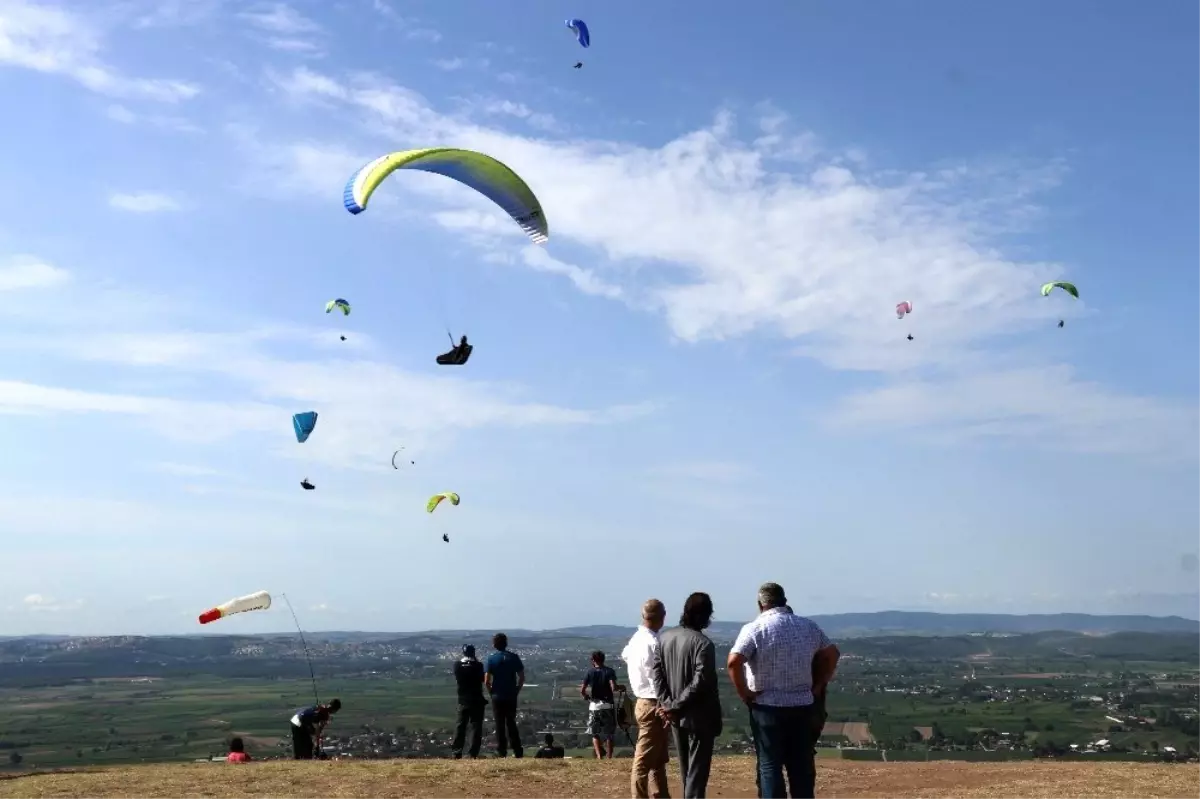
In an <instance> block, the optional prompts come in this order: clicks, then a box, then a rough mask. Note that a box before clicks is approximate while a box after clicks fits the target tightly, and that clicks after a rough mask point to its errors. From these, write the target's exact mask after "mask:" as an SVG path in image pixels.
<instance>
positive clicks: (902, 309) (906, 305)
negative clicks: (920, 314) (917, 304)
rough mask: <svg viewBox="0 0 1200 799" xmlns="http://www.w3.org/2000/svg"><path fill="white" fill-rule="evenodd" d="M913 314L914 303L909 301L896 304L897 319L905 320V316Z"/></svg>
mask: <svg viewBox="0 0 1200 799" xmlns="http://www.w3.org/2000/svg"><path fill="white" fill-rule="evenodd" d="M910 313H912V303H911V302H909V301H908V300H905V301H904V302H900V303H896V318H897V319H903V318H904V315H905V314H910Z"/></svg>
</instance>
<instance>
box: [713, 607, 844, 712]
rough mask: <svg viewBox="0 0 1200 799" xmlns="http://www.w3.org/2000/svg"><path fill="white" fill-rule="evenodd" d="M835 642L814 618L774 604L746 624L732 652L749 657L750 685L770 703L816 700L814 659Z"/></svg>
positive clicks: (761, 701)
mask: <svg viewBox="0 0 1200 799" xmlns="http://www.w3.org/2000/svg"><path fill="white" fill-rule="evenodd" d="M831 643H832V642H831V641H830V640H829V637H828V636H826V635H825V631H824V630H822V629H821V628H820V627H818V626H817V623H816V622H814V621H813V620H812V619H806V618H804V617H803V616H797V615H796V614H794V613H792V612H791V611H790V610H788V609H787V608H771V609H769V610H765V611H763V612H762V613H760V614H759V615H758V618H756V619H755V620H754V621H752V622H750V623H749V624H747V625H746V626H744V627H742V631H741V632H740V633H738V637H737V640H736V641H735V642H734V644H733V649H732V650H731V651H732V652H736V653H737V654H739V655H741V656H742V657H744V658H745V659H746V687H748V688H749V689H750V690H751V691H755V692H757V693H758V694H759V696H758V698H757V699H756V700H755V701H756V702H757V703H758V704H760V705H766V706H768V707H799V706H803V705H811V704H812V703H813V694H812V661H813V656H814V655H815V654H816V653H817V650H818V649H824V648H825V647H827V646H829V645H830V644H831Z"/></svg>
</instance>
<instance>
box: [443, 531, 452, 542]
mask: <svg viewBox="0 0 1200 799" xmlns="http://www.w3.org/2000/svg"><path fill="white" fill-rule="evenodd" d="M442 540H443V541H445V542H446V543H447V544H449V543H450V534H449V533H442Z"/></svg>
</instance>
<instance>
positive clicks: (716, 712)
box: [652, 592, 721, 799]
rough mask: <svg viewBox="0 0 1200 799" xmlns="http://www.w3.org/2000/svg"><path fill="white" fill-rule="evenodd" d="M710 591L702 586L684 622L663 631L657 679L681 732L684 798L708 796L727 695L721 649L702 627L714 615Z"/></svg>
mask: <svg viewBox="0 0 1200 799" xmlns="http://www.w3.org/2000/svg"><path fill="white" fill-rule="evenodd" d="M712 615H713V604H712V599H711V598H710V597H709V595H708V594H705V593H703V592H697V593H694V594H692V595H691V596H689V597H688V598H687V600H686V601H685V602H684V603H683V613H682V614H680V617H679V626H678V627H674V628H672V629H669V630H662V631H661V632H660V633H659V634H658V650H659V656H658V658H657V659H656V660H655V661H654V666H653V672H652V673H653V679H654V688H655V692H656V693H657V694H658V713H659V715H660V716H661V717H663V718H665V719H666V720H668V721H669V722H670V723H671V725H672V731H673V732H674V734H675V749H676V751H678V752H679V768H680V770H681V771H682V772H683V796H684V799H703V797H704V796H705V795H706V792H707V790H708V777H709V773H710V772H711V769H712V756H713V745H714V744H715V743H716V739H717V736H718V735H720V734H721V696H720V693H719V689H718V687H717V649H716V646H715V645H714V644H713V642H712V640H711V639H710V638H709V637H708V636H707V635H705V634H704V633H703V632H701V631H702V630H704V629H706V628H707V627H708V625H709V622H711V621H712Z"/></svg>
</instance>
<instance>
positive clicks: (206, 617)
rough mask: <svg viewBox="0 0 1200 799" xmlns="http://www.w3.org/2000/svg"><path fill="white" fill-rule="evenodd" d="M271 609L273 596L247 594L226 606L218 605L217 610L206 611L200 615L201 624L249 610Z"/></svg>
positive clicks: (264, 593) (263, 593) (263, 592)
mask: <svg viewBox="0 0 1200 799" xmlns="http://www.w3.org/2000/svg"><path fill="white" fill-rule="evenodd" d="M269 607H271V595H270V594H268V593H267V592H266V591H259V592H258V593H256V594H247V595H246V596H240V597H238V598H237V599H231V600H229V601H228V602H226V603H225V604H224V605H217V606H216V607H215V608H210V609H209V610H206V611H204V612H203V613H201V614H200V623H201V624H208V623H209V622H210V621H216V620H217V619H223V618H225V617H226V616H230V615H233V614H234V613H245V612H246V611H248V610H266V609H267V608H269Z"/></svg>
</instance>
